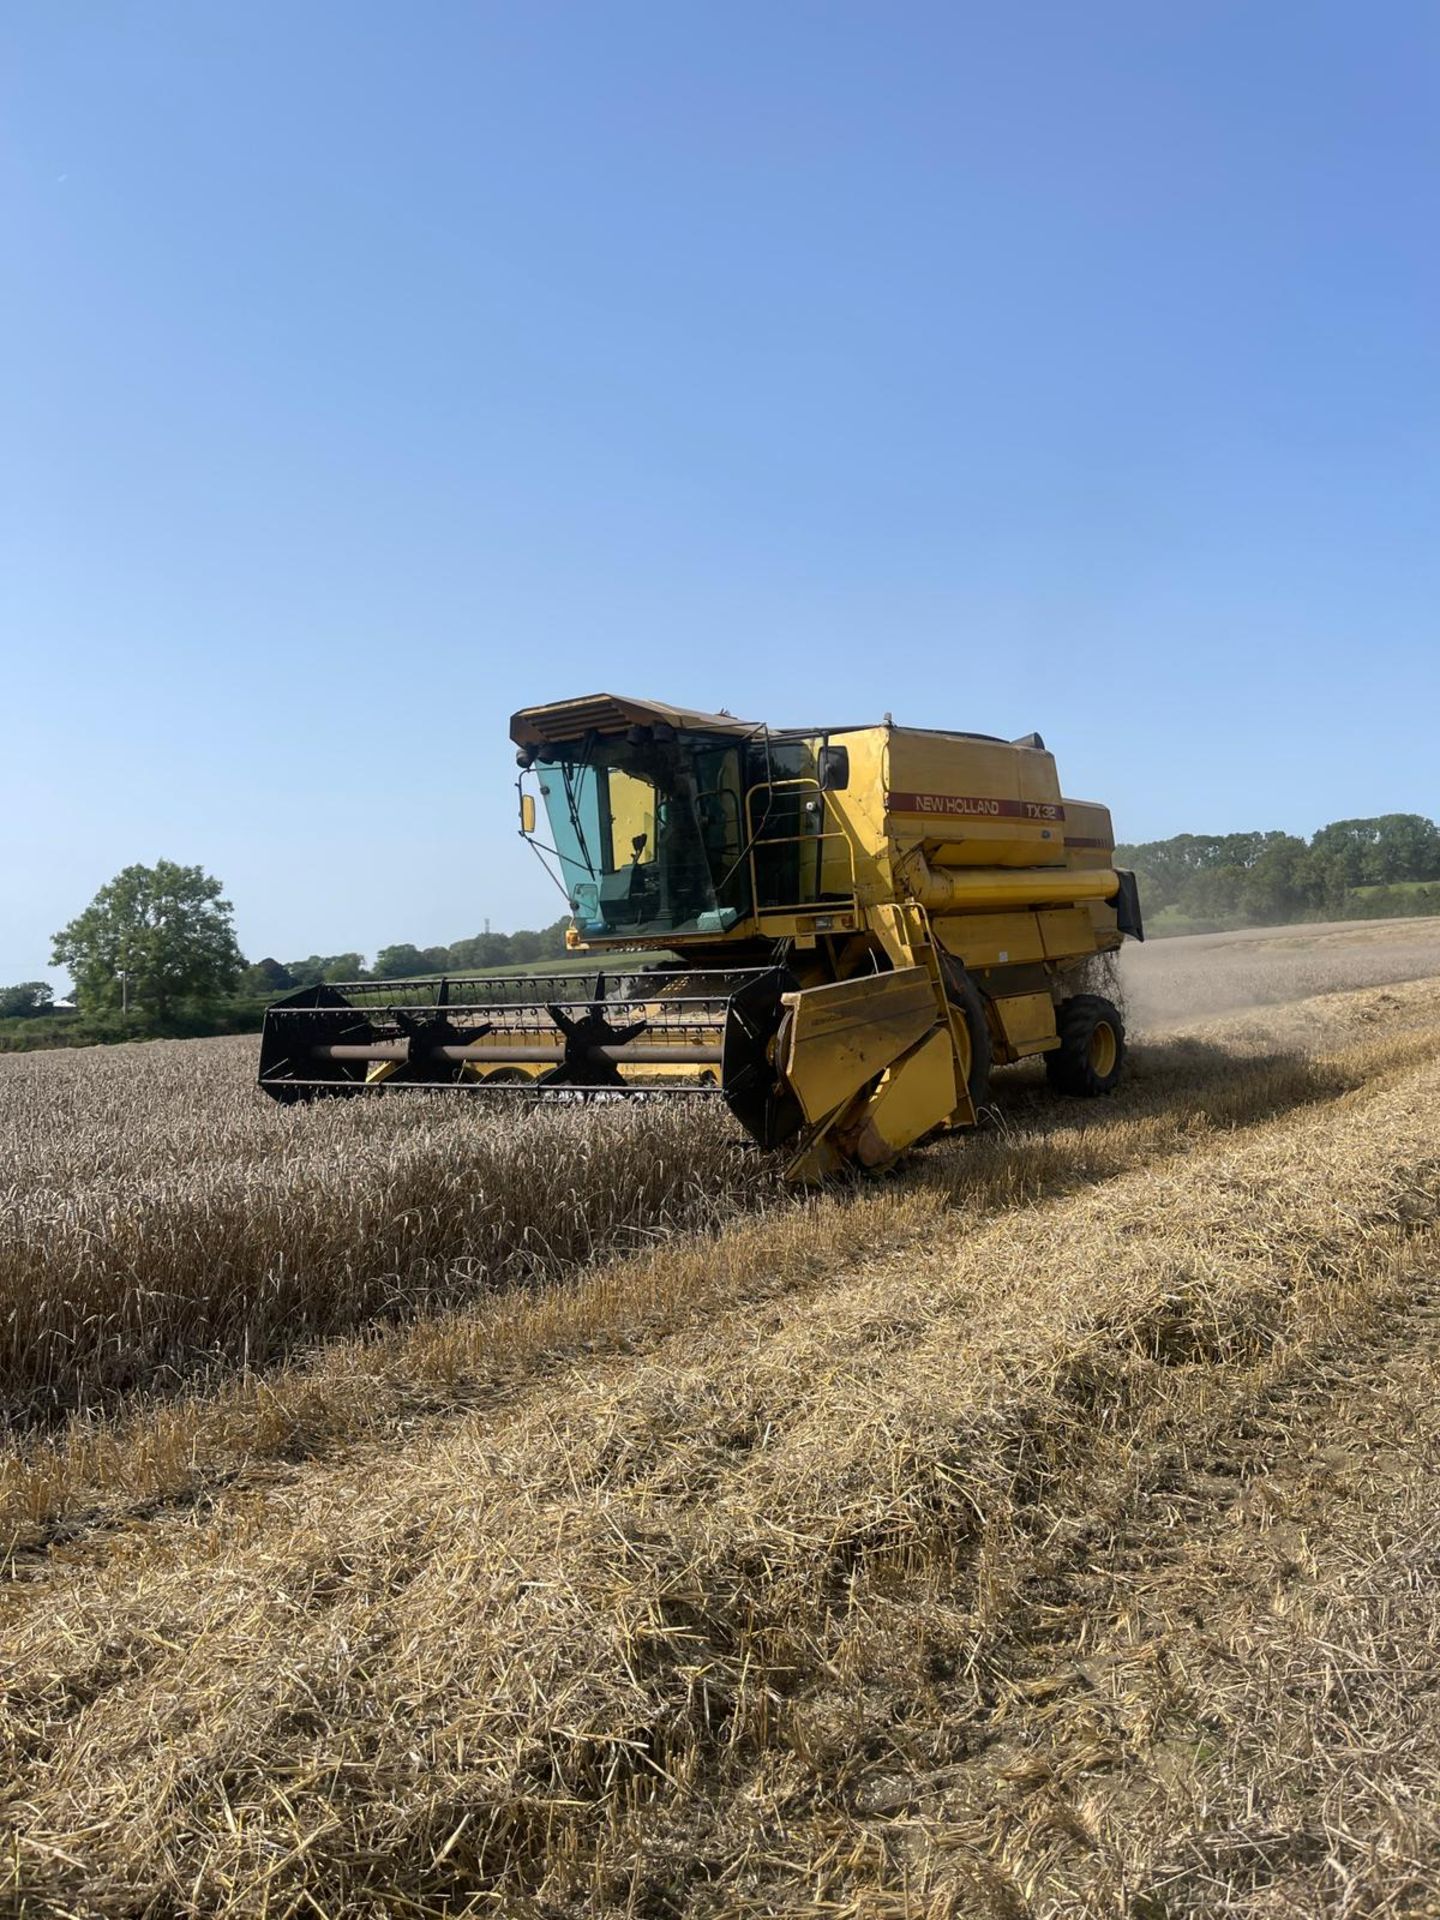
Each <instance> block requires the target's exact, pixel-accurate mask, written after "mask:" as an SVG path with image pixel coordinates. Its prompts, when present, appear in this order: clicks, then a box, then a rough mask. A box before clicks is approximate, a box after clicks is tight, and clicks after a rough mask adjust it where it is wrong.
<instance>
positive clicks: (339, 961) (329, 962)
mask: <svg viewBox="0 0 1440 1920" xmlns="http://www.w3.org/2000/svg"><path fill="white" fill-rule="evenodd" d="M285 971H286V972H287V973H288V974H289V975H290V978H291V979H292V980H293V981H294V983H295V985H296V986H297V987H318V986H319V985H320V984H321V982H322V981H325V980H363V979H364V978H365V956H364V954H363V953H312V954H311V955H310V957H309V959H308V960H287V961H286V962H285Z"/></svg>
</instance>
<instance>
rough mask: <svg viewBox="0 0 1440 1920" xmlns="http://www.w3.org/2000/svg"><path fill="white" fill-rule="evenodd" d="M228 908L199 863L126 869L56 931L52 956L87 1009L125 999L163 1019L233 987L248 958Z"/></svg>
mask: <svg viewBox="0 0 1440 1920" xmlns="http://www.w3.org/2000/svg"><path fill="white" fill-rule="evenodd" d="M232 911H233V910H232V908H231V905H230V902H229V901H228V900H225V899H222V898H221V893H220V882H219V881H218V880H216V879H213V878H212V877H211V876H210V875H209V874H207V873H206V872H205V871H204V870H203V868H201V867H181V866H177V865H176V864H175V862H174V861H173V860H157V861H156V863H155V865H154V866H153V867H141V866H134V867H126V868H125V869H124V870H123V872H121V873H117V874H116V876H115V878H114V879H113V880H111V881H110V882H109V883H108V884H107V885H106V886H103V887H102V888H101V889H100V891H99V892H98V893H97V894H96V896H95V898H94V899H93V900H92V901H91V902H90V905H89V906H88V907H87V908H86V909H85V911H84V912H83V913H82V914H80V915H79V916H78V917H77V918H76V919H74V920H72V921H71V922H70V924H69V926H68V927H62V928H61V929H60V931H59V933H57V934H56V935H55V950H54V954H53V956H52V958H53V960H54V964H55V965H56V966H57V967H65V968H66V969H67V970H68V971H69V973H70V976H71V978H72V979H73V980H74V982H75V993H76V999H77V1000H78V1002H79V1004H80V1006H81V1008H82V1009H83V1010H84V1011H86V1012H90V1011H94V1010H98V1009H100V1008H107V1007H108V1008H114V1007H121V1006H126V1005H128V1006H131V1007H135V1008H138V1009H141V1010H142V1011H144V1012H145V1013H148V1014H151V1015H153V1016H154V1018H156V1019H157V1020H164V1019H165V1018H166V1017H167V1016H168V1015H169V1014H170V1013H171V1012H172V1011H173V1010H174V1009H175V1007H176V1006H177V1005H178V1004H179V1003H180V1002H181V1001H185V1000H207V999H211V998H214V997H215V996H216V995H219V994H225V993H229V992H231V991H232V990H233V988H234V986H235V982H236V980H237V979H238V978H239V975H240V972H241V969H242V968H243V967H244V964H245V962H244V958H243V956H242V954H241V952H240V949H239V947H238V946H236V944H235V933H234V929H233V927H232V925H231V916H232Z"/></svg>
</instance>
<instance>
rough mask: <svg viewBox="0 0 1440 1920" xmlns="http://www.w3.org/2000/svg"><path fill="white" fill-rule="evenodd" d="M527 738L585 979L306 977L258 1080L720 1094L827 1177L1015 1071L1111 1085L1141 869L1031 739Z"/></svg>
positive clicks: (524, 816) (657, 722) (730, 724)
mask: <svg viewBox="0 0 1440 1920" xmlns="http://www.w3.org/2000/svg"><path fill="white" fill-rule="evenodd" d="M511 732H512V736H513V738H514V740H515V742H516V746H517V748H518V750H519V753H518V757H519V761H520V766H521V780H520V789H521V823H522V831H524V832H525V833H526V834H527V835H528V836H530V837H531V838H532V840H534V841H535V843H536V845H537V847H538V848H539V850H540V851H541V853H542V857H544V858H546V859H547V860H548V862H549V863H550V864H551V865H552V869H553V870H554V871H555V873H556V876H557V878H558V879H559V880H560V882H561V884H562V886H563V887H564V889H565V893H566V897H567V899H568V900H569V902H570V908H571V912H572V914H573V915H574V925H573V927H572V930H571V934H570V936H569V938H570V944H571V945H572V946H573V947H574V949H575V950H576V951H577V953H587V954H588V953H593V954H594V956H595V961H596V965H595V970H594V971H593V972H586V973H565V974H550V975H533V976H529V977H525V978H503V979H495V978H484V979H470V980H467V979H462V978H456V979H447V980H438V981H436V980H430V981H416V982H409V983H406V982H389V981H386V982H376V981H366V982H362V983H360V984H357V985H354V986H320V987H312V988H307V989H305V990H304V991H302V992H300V993H296V994H292V995H291V996H290V997H289V998H288V999H286V1000H282V1001H281V1002H280V1003H279V1004H278V1005H276V1006H274V1007H272V1008H271V1009H270V1011H269V1012H268V1013H267V1015H266V1020H265V1031H264V1036H263V1040H262V1045H261V1062H260V1085H261V1086H262V1087H263V1088H264V1089H265V1091H266V1092H267V1093H270V1094H272V1095H274V1096H275V1097H276V1098H277V1099H280V1100H296V1099H307V1098H312V1097H314V1096H316V1095H326V1094H352V1093H363V1092H366V1091H375V1090H383V1091H392V1090H394V1091H399V1090H403V1089H443V1090H449V1091H451V1092H456V1093H483V1094H489V1093H494V1094H497V1095H503V1096H508V1097H511V1098H516V1097H521V1096H525V1095H530V1096H535V1095H545V1096H549V1097H567V1098H581V1097H606V1096H610V1097H637V1096H639V1097H646V1098H664V1097H668V1096H674V1095H677V1094H709V1095H712V1096H715V1097H718V1098H721V1099H723V1100H724V1101H725V1103H726V1105H727V1106H728V1107H729V1109H730V1111H731V1112H732V1113H733V1114H734V1115H735V1117H736V1119H737V1120H738V1121H739V1122H740V1123H741V1125H742V1126H743V1127H744V1128H745V1129H746V1130H747V1131H748V1132H749V1133H750V1134H751V1135H752V1137H753V1138H754V1139H755V1140H757V1141H758V1142H759V1143H760V1145H762V1146H763V1147H766V1148H783V1149H784V1150H785V1151H786V1152H787V1155H788V1165H789V1171H790V1174H791V1176H792V1177H793V1178H797V1179H814V1178H819V1177H823V1176H824V1175H825V1174H828V1173H830V1172H833V1171H835V1170H837V1169H838V1168H841V1167H844V1166H847V1165H854V1166H862V1167H879V1166H884V1165H886V1164H888V1163H889V1162H890V1161H891V1160H893V1159H894V1158H895V1157H896V1155H897V1154H899V1153H900V1152H902V1151H903V1150H904V1149H905V1148H906V1147H908V1146H909V1145H911V1144H912V1143H914V1142H915V1141H917V1140H919V1139H922V1138H924V1137H926V1136H928V1135H930V1134H932V1133H934V1132H936V1131H939V1130H942V1129H947V1128H953V1127H960V1126H967V1125H973V1124H974V1123H975V1120H976V1117H977V1114H978V1112H979V1109H980V1108H981V1107H982V1106H983V1105H984V1104H985V1102H986V1100H987V1098H988V1079H989V1072H990V1068H991V1066H992V1065H994V1064H996V1063H999V1062H1003V1061H1008V1060H1016V1059H1020V1058H1023V1057H1025V1056H1026V1055H1029V1054H1044V1055H1045V1056H1046V1058H1047V1065H1048V1067H1049V1069H1050V1074H1051V1078H1052V1080H1053V1081H1054V1082H1055V1083H1056V1085H1057V1086H1058V1087H1059V1088H1061V1089H1062V1090H1063V1091H1066V1092H1071V1093H1078V1094H1099V1093H1107V1092H1109V1091H1110V1089H1111V1088H1112V1087H1113V1086H1114V1085H1115V1083H1116V1080H1117V1079H1118V1077H1119V1074H1120V1070H1121V1064H1122V1061H1123V1056H1124V1029H1123V1025H1122V1022H1121V1017H1120V1014H1119V1012H1118V1010H1117V1009H1116V1008H1115V1007H1114V1006H1113V1005H1112V1004H1111V1003H1110V1002H1109V1001H1108V1000H1105V999H1103V998H1101V997H1099V996H1097V995H1094V994H1091V993H1077V992H1075V991H1073V989H1074V988H1075V987H1076V986H1077V985H1079V984H1080V983H1081V982H1082V980H1083V973H1084V968H1085V965H1086V963H1087V962H1088V961H1090V960H1092V959H1093V958H1094V957H1095V956H1096V955H1097V954H1101V953H1107V952H1111V951H1113V950H1114V949H1116V948H1118V947H1119V946H1120V944H1121V942H1122V940H1123V939H1124V938H1125V936H1126V935H1131V936H1133V937H1135V938H1141V937H1143V935H1142V929H1141V923H1140V914H1139V905H1138V901H1137V898H1136V893H1135V884H1134V879H1133V876H1132V875H1130V874H1127V873H1122V872H1119V871H1117V870H1116V869H1115V868H1114V866H1113V864H1112V859H1113V849H1114V841H1113V836H1112V833H1111V829H1110V818H1109V814H1108V812H1107V810H1106V809H1105V808H1104V807H1101V806H1097V805H1094V804H1091V803H1086V802H1077V801H1072V800H1065V799H1062V797H1061V794H1060V789H1059V785H1058V782H1057V780H1056V776H1055V763H1054V760H1053V759H1052V757H1051V756H1050V754H1049V753H1047V752H1046V750H1045V747H1044V744H1043V742H1042V741H1041V740H1040V739H1039V737H1038V735H1031V736H1029V737H1028V738H1026V739H1024V740H1019V741H1004V740H998V739H992V738H990V737H989V736H986V735H980V734H963V733H946V732H932V731H922V730H919V729H915V728H902V727H896V726H894V725H893V724H892V723H891V722H890V721H888V720H887V721H885V722H884V723H883V724H881V725H879V726H871V727H846V728H832V729H829V730H826V731H823V732H783V733H775V732H771V731H770V730H769V729H768V728H766V727H763V726H755V725H751V724H749V723H747V722H744V721H739V720H735V719H733V718H732V717H731V716H730V715H728V714H697V713H685V712H681V711H679V710H677V709H674V708H670V707H662V706H657V705H655V704H653V703H647V702H640V701H632V700H622V699H619V698H616V697H614V696H612V695H608V694H602V695H597V696H594V697H592V698H588V699H584V700H578V701H573V702H568V703H564V704H561V705H557V706H549V707H534V708H527V709H526V710H525V711H524V712H521V713H518V714H516V716H515V718H514V720H513V722H512V725H511ZM537 787H538V797H539V799H540V801H541V802H542V803H543V806H544V809H545V815H546V819H547V821H548V839H546V840H544V841H541V840H540V839H538V837H537V825H538V810H537V807H536V792H535V789H536V788H537ZM656 949H663V950H665V951H666V952H668V953H669V954H672V955H673V956H675V957H674V958H673V959H672V960H667V961H663V962H661V963H659V964H655V963H653V962H652V963H650V964H648V965H642V964H641V962H640V960H639V959H637V958H636V957H635V956H637V955H643V954H645V953H647V952H651V953H653V952H654V951H655V950H656ZM627 956H628V967H629V970H628V971H627Z"/></svg>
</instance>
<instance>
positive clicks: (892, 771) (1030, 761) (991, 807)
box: [885, 727, 1065, 867]
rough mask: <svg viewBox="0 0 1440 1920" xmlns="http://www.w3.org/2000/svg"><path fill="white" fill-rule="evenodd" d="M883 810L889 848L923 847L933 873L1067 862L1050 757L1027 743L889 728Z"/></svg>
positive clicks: (1057, 785) (1062, 817)
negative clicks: (938, 868)
mask: <svg viewBox="0 0 1440 1920" xmlns="http://www.w3.org/2000/svg"><path fill="white" fill-rule="evenodd" d="M1036 738H1038V736H1035V735H1032V736H1031V739H1036ZM885 807H886V814H887V824H888V826H889V829H890V833H891V836H892V838H893V840H894V842H895V844H896V845H897V846H898V847H901V848H904V847H907V846H915V845H917V844H919V843H922V842H923V844H924V845H925V847H926V849H927V851H928V852H929V855H930V858H931V860H932V862H933V863H934V864H936V865H939V866H979V867H1043V866H1052V865H1054V866H1058V865H1061V864H1063V863H1064V860H1065V802H1064V800H1063V799H1062V798H1061V794H1060V781H1059V777H1058V775H1057V774H1056V771H1055V757H1054V755H1053V754H1051V753H1049V752H1048V751H1047V750H1046V749H1045V748H1044V747H1043V746H1039V745H1034V746H1032V745H1031V744H1030V743H1029V741H1028V740H1027V741H1009V740H991V739H986V738H984V737H983V736H981V735H977V734H966V733H941V732H934V731H930V730H928V729H924V728H919V727H894V728H892V729H891V733H890V752H889V765H888V774H887V779H886V794H885Z"/></svg>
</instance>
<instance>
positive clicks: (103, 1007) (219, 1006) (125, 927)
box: [0, 813, 1440, 1045]
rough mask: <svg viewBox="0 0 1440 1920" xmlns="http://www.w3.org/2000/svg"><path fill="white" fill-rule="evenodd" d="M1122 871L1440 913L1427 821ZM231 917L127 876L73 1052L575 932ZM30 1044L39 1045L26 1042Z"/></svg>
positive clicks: (1263, 840)
mask: <svg viewBox="0 0 1440 1920" xmlns="http://www.w3.org/2000/svg"><path fill="white" fill-rule="evenodd" d="M1115 858H1116V861H1117V863H1118V864H1119V865H1121V866H1127V867H1133V868H1134V870H1135V872H1136V874H1137V875H1138V877H1139V882H1140V899H1141V905H1142V908H1143V910H1144V913H1145V918H1146V923H1147V927H1148V930H1149V931H1151V932H1152V933H1162V934H1163V933H1185V932H1191V931H1201V930H1206V929H1210V928H1216V927H1235V926H1270V925H1275V924H1278V923H1281V922H1285V921H1293V920H1307V919H1308V920H1319V919H1340V918H1346V917H1352V918H1369V917H1372V916H1375V917H1379V916H1382V915H1387V914H1408V913H1417V914H1418V913H1437V914H1440V828H1437V827H1436V825H1435V823H1434V821H1433V820H1428V819H1426V818H1425V817H1424V816H1423V815H1421V814H1418V813H1386V814H1380V815H1378V816H1377V817H1375V818H1374V819H1368V820H1334V821H1332V822H1331V823H1330V825H1329V826H1326V827H1321V828H1320V830H1319V832H1318V833H1315V834H1313V835H1312V836H1311V838H1310V839H1309V840H1302V839H1300V838H1298V837H1297V836H1296V835H1295V834H1290V833H1281V832H1268V833H1266V832H1259V833H1226V834H1201V833H1178V834H1175V835H1174V836H1172V838H1170V839H1169V840H1147V841H1144V842H1141V843H1139V844H1129V845H1121V846H1118V847H1117V848H1116V849H1115ZM233 917H234V916H233V909H232V908H231V905H230V902H229V901H228V900H226V899H225V898H224V895H223V889H222V887H221V883H220V882H219V881H218V880H217V879H215V878H214V877H213V876H212V875H210V874H207V873H206V872H205V871H204V869H203V868H201V867H198V866H196V867H186V866H179V865H177V864H176V863H175V862H174V861H171V860H159V861H157V862H156V863H155V865H154V866H153V867H145V866H131V867H126V868H125V869H124V870H123V872H121V873H118V874H116V876H115V878H114V879H113V880H111V881H109V882H107V884H106V885H105V886H103V887H102V888H101V889H100V891H99V892H98V893H97V894H96V896H95V898H94V899H93V900H92V901H91V902H90V904H89V906H88V907H86V908H85V910H84V912H83V913H80V914H77V916H76V917H75V919H73V920H72V921H70V923H69V924H68V925H67V926H64V927H62V928H61V929H60V931H59V932H58V933H57V934H56V935H55V938H54V943H53V951H52V954H51V959H52V961H53V964H54V965H55V966H57V967H64V968H65V969H66V970H67V971H68V972H69V974H70V977H71V979H72V980H73V981H74V983H75V988H74V993H75V1009H76V1011H74V1012H71V1011H67V1012H66V1013H65V1015H64V1016H63V1024H64V1025H65V1028H66V1036H65V1037H69V1038H76V1037H80V1038H85V1039H125V1038H130V1037H135V1036H140V1035H143V1034H147V1033H180V1032H194V1033H206V1032H209V1033H214V1032H224V1031H230V1030H233V1029H243V1028H244V1027H246V1026H253V1025H254V1024H255V1019H256V1012H257V1009H258V1006H259V1005H260V1004H261V1003H263V1002H264V1001H266V1000H273V999H275V998H276V997H277V996H279V995H281V994H284V993H289V992H293V991H295V990H296V989H298V988H300V987H307V986H315V985H319V984H320V983H322V982H325V981H341V980H404V979H409V978H413V977H416V976H419V975H424V974H439V973H452V974H463V973H474V972H479V971H482V970H485V969H488V968H492V967H505V966H534V965H536V964H538V963H541V962H544V961H548V960H555V959H560V958H561V957H563V955H564V953H565V951H566V949H565V930H566V927H567V926H568V924H569V922H568V920H567V919H565V918H561V919H559V920H556V921H553V922H552V923H551V924H550V925H549V926H548V927H540V928H537V929H529V928H525V929H522V930H521V931H519V932H517V933H477V934H472V935H470V936H469V938H467V939H464V940H456V941H453V942H452V943H451V944H450V945H449V946H434V947H417V946H414V945H412V944H411V943H410V942H408V941H401V942H400V943H398V944H397V945H394V946H389V947H382V948H381V949H380V951H379V952H378V953H377V954H376V956H375V961H374V965H373V966H369V967H367V965H366V964H365V956H364V955H363V954H360V953H332V954H318V953H312V954H309V955H307V956H306V957H305V958H304V959H303V960H289V961H280V960H274V959H270V958H266V959H264V960H257V961H253V962H251V961H247V960H246V959H245V956H244V955H243V954H242V953H241V951H240V948H239V946H238V944H237V942H236V939H235V930H234V925H233ZM46 1015H49V1016H52V1018H51V1020H50V1021H49V1022H46V1021H45V1019H44V1016H46ZM77 1021H78V1022H79V1023H80V1025H79V1027H78V1029H77ZM0 1023H3V1027H0V1043H3V1044H6V1045H27V1044H33V1043H34V1041H35V1040H39V1039H41V1038H42V1037H45V1038H48V1037H50V1036H49V1029H51V1028H54V1029H55V1030H56V1032H55V1037H56V1038H60V1037H62V1036H61V1035H60V1034H59V1031H58V1028H59V1026H60V1025H61V1024H62V1022H61V1020H60V1017H59V1010H58V1009H56V1008H55V1006H54V1003H53V999H52V995H51V990H50V987H49V986H48V984H47V983H46V982H45V981H43V980H26V981H21V982H20V983H19V984H18V985H16V986H12V987H0ZM42 1028H44V1029H46V1032H45V1034H44V1035H43V1036H42V1033H41V1031H40V1030H41V1029H42ZM17 1029H24V1030H27V1031H28V1033H29V1035H30V1036H31V1037H29V1038H27V1037H25V1036H24V1034H23V1033H22V1034H21V1037H16V1031H17Z"/></svg>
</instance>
